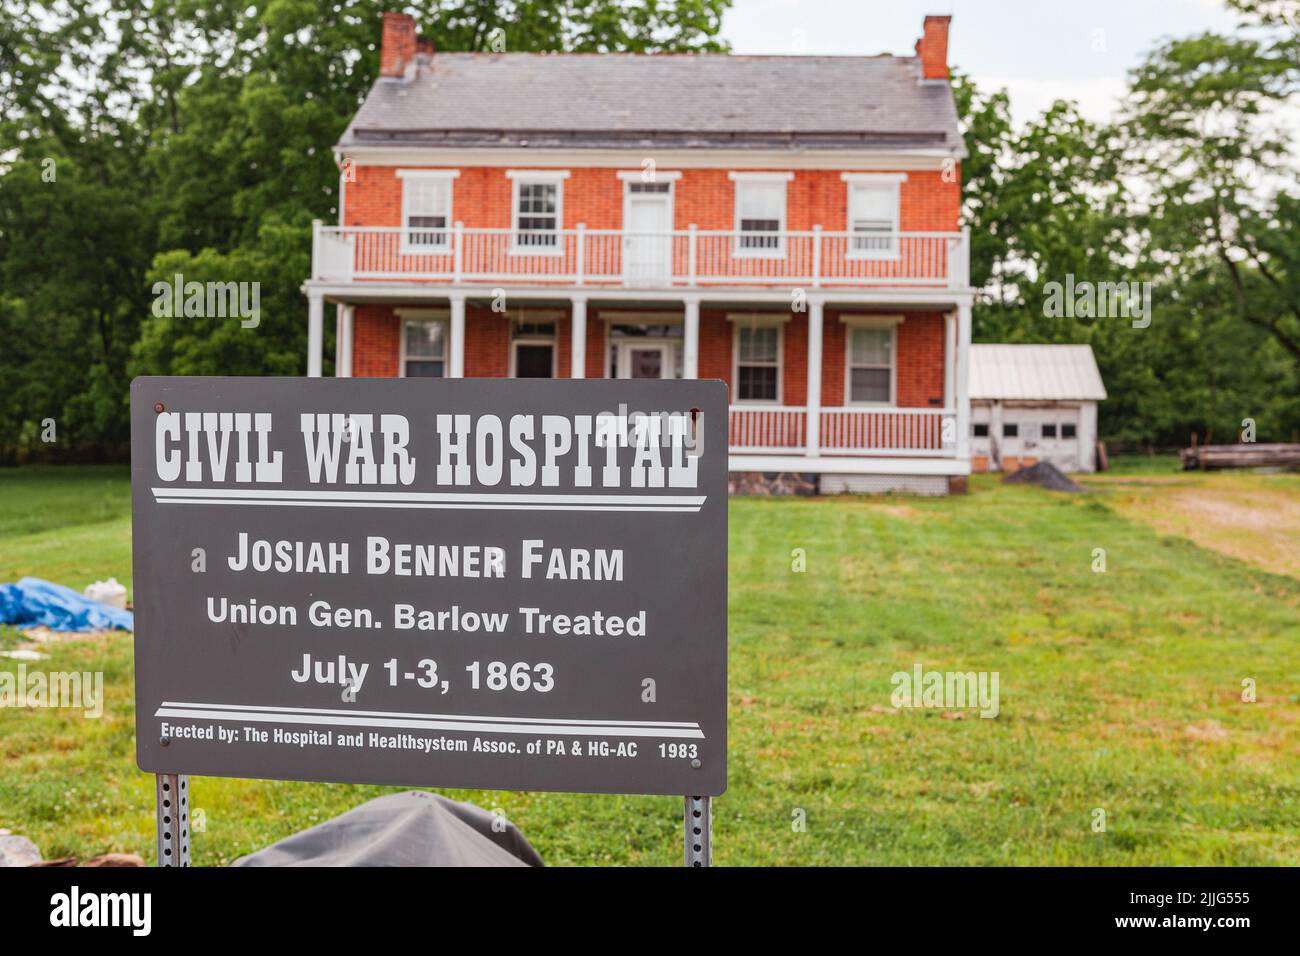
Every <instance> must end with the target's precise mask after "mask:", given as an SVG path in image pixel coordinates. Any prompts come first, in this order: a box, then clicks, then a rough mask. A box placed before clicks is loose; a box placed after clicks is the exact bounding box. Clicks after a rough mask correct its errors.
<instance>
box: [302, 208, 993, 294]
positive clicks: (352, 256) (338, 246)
mask: <svg viewBox="0 0 1300 956" xmlns="http://www.w3.org/2000/svg"><path fill="white" fill-rule="evenodd" d="M312 275H313V277H314V278H316V279H322V280H334V281H353V280H403V279H405V280H422V281H437V282H448V283H455V284H460V283H500V282H528V283H556V284H562V285H576V286H594V287H600V286H628V287H634V288H655V287H670V288H671V287H689V288H698V287H707V286H812V287H819V286H827V287H830V286H859V287H861V286H884V287H889V286H919V287H930V288H965V287H966V286H967V285H968V284H969V236H968V234H967V233H965V232H897V233H860V232H858V233H854V232H826V231H823V230H821V229H813V230H811V231H808V232H764V233H754V232H737V231H734V230H722V231H706V230H702V229H686V230H676V231H673V232H663V233H634V232H623V231H621V230H609V229H604V230H602V229H584V228H581V227H579V228H577V229H562V230H559V231H551V232H521V231H519V230H514V229H466V228H464V227H463V226H461V225H460V224H459V223H457V224H456V225H454V226H451V227H447V228H441V229H424V228H422V229H402V228H396V227H383V226H345V227H341V226H323V225H320V224H317V225H316V227H315V234H314V237H313V246H312Z"/></svg>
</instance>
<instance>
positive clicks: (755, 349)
mask: <svg viewBox="0 0 1300 956" xmlns="http://www.w3.org/2000/svg"><path fill="white" fill-rule="evenodd" d="M735 382H736V401H738V402H778V401H780V398H781V327H780V326H779V325H775V324H772V323H764V324H758V323H744V322H741V323H737V325H736V374H735Z"/></svg>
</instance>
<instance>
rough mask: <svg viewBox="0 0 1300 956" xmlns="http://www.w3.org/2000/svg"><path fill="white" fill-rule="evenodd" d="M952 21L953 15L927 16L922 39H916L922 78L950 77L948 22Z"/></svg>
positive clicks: (941, 78)
mask: <svg viewBox="0 0 1300 956" xmlns="http://www.w3.org/2000/svg"><path fill="white" fill-rule="evenodd" d="M951 22H952V17H926V18H925V27H924V29H923V31H922V33H921V39H919V40H917V41H916V56H917V58H918V59H919V60H920V61H921V77H922V79H926V80H946V79H948V24H950V23H951Z"/></svg>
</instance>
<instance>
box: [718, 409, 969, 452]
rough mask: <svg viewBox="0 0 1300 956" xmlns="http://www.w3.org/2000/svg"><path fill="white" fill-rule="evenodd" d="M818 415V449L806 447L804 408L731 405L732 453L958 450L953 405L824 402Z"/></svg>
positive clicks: (806, 413)
mask: <svg viewBox="0 0 1300 956" xmlns="http://www.w3.org/2000/svg"><path fill="white" fill-rule="evenodd" d="M819 417H820V428H819V430H820V432H821V439H820V442H819V446H820V447H819V448H817V449H810V448H808V447H807V434H808V432H807V421H808V410H807V409H806V408H801V407H795V406H788V405H780V406H766V405H732V406H731V408H730V409H729V410H728V418H729V422H728V438H729V442H730V447H731V452H732V454H750V455H806V454H822V455H905V456H909V457H949V458H950V457H953V456H955V455H956V453H957V427H956V426H957V413H956V412H955V411H954V410H952V409H946V408H857V407H848V406H827V407H823V408H822V409H821V410H820V412H819Z"/></svg>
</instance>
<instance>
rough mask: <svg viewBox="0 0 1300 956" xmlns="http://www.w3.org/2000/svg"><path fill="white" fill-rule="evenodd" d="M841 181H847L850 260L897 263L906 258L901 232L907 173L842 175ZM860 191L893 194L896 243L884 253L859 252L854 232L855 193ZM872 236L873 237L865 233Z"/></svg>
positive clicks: (846, 254)
mask: <svg viewBox="0 0 1300 956" xmlns="http://www.w3.org/2000/svg"><path fill="white" fill-rule="evenodd" d="M840 178H841V179H842V180H844V184H845V188H846V190H847V192H846V194H845V204H844V226H845V231H846V232H847V233H848V234H849V237H848V241H847V243H846V245H845V249H844V257H845V258H846V259H877V260H886V261H896V260H898V259H901V258H902V257H903V250H902V242H901V240H900V236H899V232H900V229H901V227H902V208H903V183H905V182H907V173H841V174H840ZM859 187H867V188H870V189H882V190H883V189H889V190H890V191H891V192H892V193H893V197H894V201H893V203H892V204H891V207H890V208H891V209H892V210H893V222H892V225H891V226H890V234H891V236H892V238H893V242H892V243H890V245H889V246H888V247H886V248H884V249H855V248H854V244H853V240H854V238H855V237H856V236H857V233H855V232H854V229H853V193H854V191H855V190H856V189H857V188H859ZM863 235H864V236H869V235H871V233H863Z"/></svg>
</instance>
